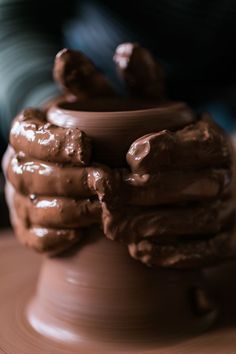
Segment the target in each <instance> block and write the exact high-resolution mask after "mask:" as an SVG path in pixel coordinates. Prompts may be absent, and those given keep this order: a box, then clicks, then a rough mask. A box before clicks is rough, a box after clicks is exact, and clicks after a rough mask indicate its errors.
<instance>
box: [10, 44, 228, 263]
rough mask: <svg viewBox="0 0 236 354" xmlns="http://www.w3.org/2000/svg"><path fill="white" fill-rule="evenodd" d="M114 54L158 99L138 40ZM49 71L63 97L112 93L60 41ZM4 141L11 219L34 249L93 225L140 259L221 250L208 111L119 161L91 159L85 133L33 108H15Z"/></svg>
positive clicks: (138, 88)
mask: <svg viewBox="0 0 236 354" xmlns="http://www.w3.org/2000/svg"><path fill="white" fill-rule="evenodd" d="M114 58H115V61H116V64H117V66H118V69H119V72H120V73H121V74H122V76H123V78H124V79H125V81H126V83H127V87H128V88H129V90H130V92H131V94H132V95H134V96H139V97H140V98H142V99H147V98H150V99H154V98H155V99H156V100H157V104H158V102H160V101H161V100H164V81H163V78H164V75H163V71H162V69H161V67H160V66H159V64H158V63H156V61H155V60H154V59H153V57H152V56H151V55H150V53H149V52H148V51H147V50H146V49H143V48H142V47H140V46H139V45H137V44H135V45H133V44H129V43H128V44H123V45H121V46H119V47H118V49H117V50H116V53H115V56H114ZM54 76H55V78H56V80H57V81H58V82H59V83H60V85H61V86H62V87H63V88H64V90H65V95H66V97H67V99H68V100H75V99H80V100H81V99H84V98H87V97H101V96H113V95H115V93H114V90H113V89H112V88H111V86H110V84H109V83H108V81H107V80H106V79H105V78H104V76H103V75H102V74H101V73H100V72H99V71H98V70H97V69H96V68H95V66H94V65H93V64H92V62H91V61H90V60H89V59H87V58H86V57H85V56H84V55H83V54H82V53H80V52H75V51H70V50H63V51H61V52H60V53H59V54H58V55H57V57H56V60H55V67H54ZM10 145H11V146H10V147H9V149H8V152H7V154H6V156H5V170H6V175H7V179H8V184H7V190H8V191H7V196H8V202H9V205H10V211H11V217H12V223H13V225H14V227H15V231H16V234H17V235H18V237H19V239H20V240H21V241H22V242H23V243H24V244H26V245H28V246H30V247H33V248H35V249H36V250H39V251H45V252H48V253H50V254H57V253H60V252H62V251H64V250H65V249H67V248H68V247H71V246H72V245H74V243H77V242H78V241H79V240H80V239H81V238H83V237H86V229H87V228H88V227H92V226H93V225H100V227H102V229H103V231H104V234H105V236H106V237H108V238H109V239H112V240H120V241H122V242H125V243H126V244H127V245H128V249H129V252H130V254H131V256H132V257H134V258H136V259H139V260H141V261H142V262H144V263H146V264H148V265H156V266H168V267H192V266H200V265H205V264H208V263H211V262H217V261H218V260H219V259H221V258H224V257H225V256H227V254H228V253H230V247H231V237H230V233H231V232H230V231H231V230H232V228H233V217H234V205H233V200H232V197H231V179H232V178H231V177H232V176H231V158H230V148H229V145H228V141H227V139H226V137H225V135H224V133H223V132H222V130H221V129H220V128H219V127H217V126H216V125H215V124H214V123H213V121H212V120H211V118H210V117H209V116H208V115H207V114H205V115H203V116H202V117H201V118H200V119H196V120H195V121H194V122H193V123H192V124H190V125H188V126H186V127H184V128H183V129H179V130H177V131H173V132H171V131H166V130H164V131H161V132H154V133H152V134H149V135H147V136H144V137H140V139H138V140H136V141H135V142H133V144H132V145H131V147H130V149H129V150H128V152H127V156H126V161H127V166H126V167H125V166H124V168H119V169H118V168H117V169H114V168H113V169H111V168H109V166H104V165H101V164H99V161H93V155H92V141H90V139H89V137H87V136H86V135H85V134H84V133H83V132H81V131H80V130H79V129H78V128H61V127H57V126H55V125H52V124H50V123H48V122H47V117H46V113H45V112H43V111H40V110H36V109H28V110H25V111H24V112H22V113H21V114H20V115H19V116H18V117H16V119H15V120H14V122H13V125H12V129H11V132H10Z"/></svg>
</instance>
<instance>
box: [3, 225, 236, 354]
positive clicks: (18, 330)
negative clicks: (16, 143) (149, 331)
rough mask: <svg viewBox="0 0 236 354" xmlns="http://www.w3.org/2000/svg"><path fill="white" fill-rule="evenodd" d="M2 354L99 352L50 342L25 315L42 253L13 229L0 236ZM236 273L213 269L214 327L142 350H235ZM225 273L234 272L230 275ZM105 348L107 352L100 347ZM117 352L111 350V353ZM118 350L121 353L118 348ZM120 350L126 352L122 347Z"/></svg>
mask: <svg viewBox="0 0 236 354" xmlns="http://www.w3.org/2000/svg"><path fill="white" fill-rule="evenodd" d="M0 251H1V253H0V254H1V256H0V284H1V286H0V300H1V301H0V303H1V305H0V325H1V330H0V353H1V354H21V353H22V354H31V353H33V354H45V353H48V354H68V353H77V354H78V353H81V354H86V353H94V352H95V351H96V353H98V350H97V349H96V348H94V346H93V348H89V345H88V348H87V349H85V348H84V347H81V348H78V347H76V348H75V347H70V346H68V345H63V343H57V342H54V341H51V340H49V339H47V338H45V337H43V336H41V335H40V334H38V333H37V332H35V331H34V330H33V329H32V328H31V326H30V325H29V323H28V322H27V320H26V317H25V310H26V306H27V304H28V301H29V300H30V299H31V297H32V294H33V293H34V291H35V286H36V283H37V276H38V272H39V268H40V264H41V259H42V257H41V256H38V255H35V254H34V253H32V252H31V251H28V250H25V249H24V248H23V247H21V246H19V245H18V243H17V241H16V240H15V239H14V238H13V236H12V233H11V232H10V231H5V232H2V233H1V235H0ZM233 272H234V274H235V273H236V263H235V262H234V264H233V263H232V264H228V265H227V266H224V269H221V270H217V269H216V270H214V271H209V272H208V274H209V277H210V281H211V283H212V286H213V287H215V288H217V291H218V298H219V302H220V304H221V307H222V309H221V316H220V318H219V321H218V324H217V325H216V326H215V328H213V329H212V330H211V331H209V332H207V333H205V334H203V335H201V336H197V337H193V338H190V339H187V340H185V341H181V342H179V343H177V344H174V345H171V346H168V345H167V346H163V347H161V348H156V349H151V350H147V351H146V352H144V351H143V349H142V350H141V351H140V353H141V352H142V354H145V353H146V354H157V353H158V354H177V353H181V354H184V353H192V354H195V353H196V354H197V353H200V352H201V353H202V354H209V353H214V354H216V353H219V354H224V353H227V354H230V353H235V348H236V306H235V305H234V306H233V304H234V299H235V298H236V286H235V285H234V284H233V281H232V280H231V279H232V278H231V277H232V276H233ZM225 274H226V275H227V274H228V275H230V277H229V278H228V279H227V277H226V276H225ZM100 352H101V353H106V350H105V349H101V351H100ZM108 352H109V354H112V352H113V350H111V349H109V351H107V353H108ZM125 352H126V353H127V352H128V353H130V354H131V353H132V354H134V353H137V350H135V351H132V348H129V349H128V351H126V350H124V351H122V353H125ZM114 353H118V351H117V348H114ZM119 353H121V352H120V351H119Z"/></svg>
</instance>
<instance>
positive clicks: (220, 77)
mask: <svg viewBox="0 0 236 354" xmlns="http://www.w3.org/2000/svg"><path fill="white" fill-rule="evenodd" d="M235 21H236V1H234V0H224V1H222V0H145V1H127V0H126V1H122V0H119V1H116V0H115V1H114V0H113V1H108V0H104V1H89V0H84V1H82V0H78V1H68V0H67V1H63V0H47V1H43V0H41V1H34V0H32V1H29V0H0V123H1V124H0V135H1V140H0V141H1V145H2V146H1V149H2V150H3V149H4V148H5V146H6V142H7V138H8V131H9V126H10V121H11V119H12V118H13V117H14V115H15V114H16V113H17V112H18V111H19V110H21V109H22V108H23V107H25V106H30V105H31V106H32V105H39V104H41V103H42V102H44V101H45V100H47V99H48V98H50V97H52V96H54V95H55V94H57V88H56V86H55V85H54V83H53V80H52V75H51V71H52V65H53V59H54V56H55V54H56V52H57V51H58V50H59V49H61V48H62V47H64V46H67V47H71V48H74V49H80V50H82V51H84V52H85V53H86V54H87V55H88V56H89V57H91V58H92V59H93V60H94V62H95V63H96V64H97V66H98V67H100V68H101V69H102V70H103V71H104V72H105V73H106V75H107V76H109V77H110V78H111V79H112V80H113V82H114V84H115V85H117V87H118V86H119V84H118V81H117V79H116V75H115V71H114V65H113V63H112V55H113V52H114V49H115V47H116V46H117V45H118V44H119V43H121V42H124V41H139V42H140V43H141V44H142V45H144V46H146V47H147V48H149V49H150V50H152V52H153V53H154V54H155V55H156V57H157V58H159V60H160V61H161V62H162V63H163V65H164V67H165V69H166V71H167V74H168V92H169V95H170V97H171V98H173V99H184V100H187V101H188V102H189V103H190V104H192V105H193V106H194V107H195V108H198V109H200V110H201V109H208V110H209V111H211V112H212V113H213V114H214V115H215V119H216V120H218V121H219V122H220V123H221V124H222V125H223V126H224V127H225V128H226V129H228V130H231V129H233V127H234V119H233V117H234V110H235V103H234V101H235V83H236V71H235V61H236V60H235V59H236V58H235V56H236V55H235V54H234V53H236V50H235V49H236V48H235V47H236V41H235V35H236V25H235Z"/></svg>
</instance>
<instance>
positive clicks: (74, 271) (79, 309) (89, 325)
mask: <svg viewBox="0 0 236 354" xmlns="http://www.w3.org/2000/svg"><path fill="white" fill-rule="evenodd" d="M216 313H217V311H216V309H215V308H214V307H213V306H212V304H210V302H209V300H208V298H207V294H206V290H205V285H204V279H203V275H202V272H201V271H199V270H197V271H176V270H162V269H159V270H157V269H152V268H148V267H146V266H144V265H143V264H141V263H139V262H138V261H135V260H133V259H132V258H131V257H130V256H129V254H128V251H127V247H126V245H123V244H120V243H116V242H114V241H109V240H107V239H106V238H105V237H104V235H103V234H102V232H101V231H100V230H98V229H93V230H91V231H90V233H89V234H88V235H87V236H86V242H85V243H84V244H82V245H80V246H79V250H78V251H77V252H75V253H74V254H73V255H71V254H70V255H69V256H64V257H61V258H47V259H45V260H44V262H43V266H42V269H41V274H40V278H39V282H38V288H37V292H36V295H35V297H34V298H33V300H32V301H31V303H30V305H29V307H28V310H27V317H28V320H29V322H30V323H31V325H32V326H33V328H34V329H35V330H36V331H38V332H40V333H41V334H43V335H45V336H47V337H49V338H52V339H54V340H56V341H61V342H64V343H66V342H67V343H72V344H73V345H79V344H80V343H85V342H86V341H88V340H89V341H90V342H94V343H99V342H100V343H103V344H108V345H112V346H114V345H115V346H120V347H121V348H123V347H127V346H129V347H130V346H131V347H132V348H135V347H137V348H140V346H143V347H144V348H148V347H153V346H156V345H158V344H159V345H165V344H166V343H168V344H170V343H172V342H173V343H175V342H176V341H179V340H180V339H181V338H186V337H188V336H190V335H193V334H196V333H199V332H202V331H204V330H206V329H208V328H209V327H210V325H211V324H212V323H213V322H214V320H215V318H216Z"/></svg>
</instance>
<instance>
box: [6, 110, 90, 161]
mask: <svg viewBox="0 0 236 354" xmlns="http://www.w3.org/2000/svg"><path fill="white" fill-rule="evenodd" d="M10 143H11V145H12V146H13V148H14V149H15V150H16V151H17V152H23V153H24V154H25V155H26V156H30V157H33V158H36V159H39V160H43V161H51V162H59V163H73V164H75V165H77V166H84V165H87V164H88V163H89V160H90V156H91V146H90V141H89V139H88V138H87V136H86V135H85V134H84V133H83V132H82V131H80V130H79V129H78V128H67V129H65V128H61V127H57V126H55V125H52V124H51V123H48V122H46V118H45V115H44V113H42V112H41V111H39V110H37V109H33V108H29V109H26V110H24V111H23V112H22V113H21V114H20V115H19V116H18V117H16V118H15V120H14V122H13V125H12V128H11V132H10Z"/></svg>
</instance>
